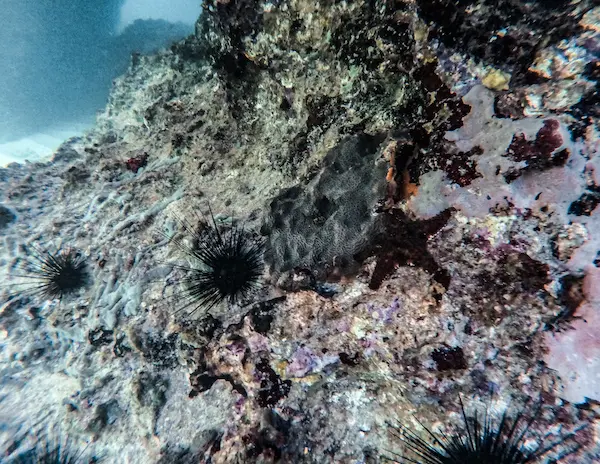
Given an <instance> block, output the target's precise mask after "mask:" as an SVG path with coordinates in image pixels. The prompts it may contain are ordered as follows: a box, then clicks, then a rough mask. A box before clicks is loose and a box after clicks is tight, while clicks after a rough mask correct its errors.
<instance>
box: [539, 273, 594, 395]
mask: <svg viewBox="0 0 600 464" xmlns="http://www.w3.org/2000/svg"><path fill="white" fill-rule="evenodd" d="M583 292H584V296H585V300H584V301H583V303H582V304H581V305H580V306H579V307H578V308H577V311H576V312H575V316H576V319H575V320H573V321H572V322H571V323H570V329H568V330H564V331H562V332H559V333H554V334H552V333H547V334H546V344H547V346H548V349H549V352H548V354H547V355H546V357H545V361H546V363H547V364H548V366H549V367H550V368H551V369H554V370H556V371H557V372H558V375H559V376H560V377H561V379H562V381H563V383H564V385H565V388H564V391H563V392H561V394H560V396H561V397H563V398H564V399H566V400H568V401H570V402H573V403H582V402H584V401H585V399H586V398H592V399H597V398H600V269H597V268H595V267H593V266H589V267H588V268H586V275H585V278H584V281H583Z"/></svg>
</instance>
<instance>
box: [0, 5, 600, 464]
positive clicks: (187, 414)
mask: <svg viewBox="0 0 600 464" xmlns="http://www.w3.org/2000/svg"><path fill="white" fill-rule="evenodd" d="M599 78H600V8H599V7H597V6H595V5H594V2H593V1H591V0H581V1H573V2H571V3H568V4H565V3H563V2H556V1H542V0H539V1H536V0H529V1H525V0H519V1H516V2H515V1H512V0H502V1H491V0H467V1H461V2H453V1H449V0H356V1H352V2H345V1H334V0H316V1H315V0H311V1H308V0H272V1H270V2H257V1H253V0H228V1H224V0H222V1H220V0H205V2H204V8H203V13H202V15H201V16H200V18H199V19H198V21H197V24H196V32H195V34H194V35H193V36H191V37H189V38H187V39H186V40H184V41H181V42H178V43H176V44H174V45H173V46H172V47H171V48H170V49H169V50H165V51H163V52H161V53H159V54H154V55H149V56H144V55H134V56H133V57H132V60H131V65H130V67H129V70H128V72H127V73H126V74H125V75H123V76H122V77H120V78H119V79H117V80H116V81H115V84H114V87H113V90H112V92H111V95H110V98H109V102H108V104H107V106H106V109H105V111H104V112H103V113H102V114H100V115H99V116H98V120H97V124H96V126H95V128H94V129H93V130H92V131H91V132H90V133H88V134H87V135H86V136H84V137H81V138H77V139H72V140H70V141H68V142H66V143H65V144H64V145H63V146H62V147H61V148H60V149H59V150H58V151H57V153H56V154H55V155H54V158H53V160H52V161H51V162H48V163H36V164H26V165H16V164H15V165H10V166H8V167H7V168H5V169H0V234H1V236H0V238H1V240H2V241H1V242H0V243H1V244H2V246H1V247H0V272H1V273H2V279H3V282H6V285H5V286H3V287H1V288H0V297H1V300H0V301H1V306H0V327H1V330H0V343H1V345H0V346H1V347H2V349H1V351H0V366H1V375H2V377H1V379H2V380H1V383H0V400H1V401H0V417H1V418H2V419H1V421H2V427H1V428H0V439H1V440H0V441H1V442H3V443H5V446H4V448H3V449H5V450H7V453H8V454H11V453H12V454H16V453H17V452H18V451H19V450H22V449H25V448H27V446H31V443H32V441H35V433H34V431H36V430H40V428H44V427H47V426H49V425H52V426H53V427H59V428H60V430H61V431H62V433H64V434H68V436H69V437H70V441H71V444H72V445H73V446H75V445H77V446H79V445H81V448H82V449H84V448H85V456H87V455H89V456H90V459H91V456H92V455H96V456H101V457H103V458H104V459H105V460H106V461H108V462H114V463H126V462H128V463H154V462H156V463H188V462H189V463H192V462H205V463H246V462H247V463H277V462H281V463H288V462H299V463H300V462H306V463H329V462H331V463H334V462H335V463H379V462H384V461H385V459H386V456H387V457H388V458H389V457H390V455H392V454H393V453H400V454H401V453H402V449H403V444H402V441H401V440H400V441H399V440H398V439H397V437H395V436H394V434H393V433H390V425H393V424H403V425H404V426H409V425H410V426H412V425H415V424H416V423H417V422H416V419H415V418H418V421H419V422H421V423H422V424H423V425H425V426H427V427H429V428H432V429H436V430H438V429H439V430H442V431H443V430H447V429H446V428H447V427H449V426H451V425H452V424H453V423H456V422H457V417H458V416H457V414H460V411H461V403H460V398H462V399H463V401H464V402H465V404H466V405H467V407H471V406H477V405H480V404H482V403H486V402H487V401H488V398H490V396H492V395H494V398H495V400H494V404H495V407H497V408H498V409H499V410H502V408H503V407H511V406H512V405H519V404H527V403H528V402H530V401H537V402H541V403H542V404H543V405H544V407H543V409H542V412H541V414H540V415H539V416H538V417H537V419H536V420H535V422H533V423H532V425H531V432H532V433H533V434H534V436H536V437H538V438H539V437H542V436H545V437H546V438H548V437H550V440H552V439H554V440H557V439H560V438H561V437H565V436H568V440H566V441H565V443H564V444H561V446H559V447H557V448H556V449H553V450H552V451H551V452H550V453H548V455H547V456H544V459H546V461H543V462H557V461H556V460H553V459H558V458H559V457H560V458H561V459H560V461H558V462H561V463H583V462H596V461H597V460H598V459H600V448H599V446H598V442H599V440H598V434H599V433H600V404H599V403H598V401H600V387H599V385H600V382H599V378H600V362H599V361H598V359H600V335H599V334H600V317H599V316H598V314H599V311H600V293H599V290H598V289H599V288H600V269H599V267H600V235H599V232H598V231H600V212H599V211H598V208H597V206H598V204H599V203H600V177H599V176H600V174H599V173H600V153H599V150H600V143H599V142H598V140H599V138H598V131H599V130H600V113H598V101H599V100H598V98H599V97H598V95H599V93H598V92H599V87H598V86H599V85H600V84H599V82H600V81H599ZM209 208H210V210H209ZM212 213H214V225H215V227H221V226H223V227H227V225H230V224H232V223H234V224H235V223H243V228H244V230H245V231H247V233H248V234H250V235H249V236H251V238H252V240H257V241H262V243H264V246H265V254H264V262H265V272H264V275H263V276H262V277H261V279H260V282H259V285H257V286H256V288H253V290H252V291H251V292H250V294H248V295H245V297H244V298H243V299H242V300H240V301H237V302H235V303H228V302H227V300H224V301H223V302H222V304H220V305H217V306H214V307H212V308H211V309H210V310H206V311H204V310H199V311H194V312H193V314H192V313H190V312H189V311H185V310H183V311H182V310H181V309H182V307H184V306H185V305H186V298H190V296H189V293H184V294H183V295H182V292H181V290H180V287H181V282H182V279H183V278H184V276H183V275H184V274H185V269H186V267H185V266H183V265H180V264H177V263H181V262H182V260H183V261H185V259H186V257H185V256H182V254H181V249H180V248H178V247H174V246H173V243H172V242H173V237H175V236H180V235H186V234H185V232H186V231H188V232H189V231H190V230H191V229H193V228H194V227H195V225H196V222H197V219H198V218H202V217H205V218H208V217H211V214H212ZM236 221H238V222H236ZM185 224H188V225H189V227H182V225H185ZM189 238H190V237H187V239H189ZM192 238H193V237H192ZM196 239H201V235H200V234H198V235H197V236H196ZM181 240H186V238H185V237H184V238H182V239H181ZM192 246H193V245H192ZM32 247H35V249H36V250H41V251H43V250H58V249H64V248H66V247H69V248H73V249H77V250H80V251H81V253H82V254H83V256H85V258H86V263H87V264H86V265H87V274H88V278H87V279H86V281H85V284H83V285H82V286H81V288H78V289H77V290H76V291H74V292H72V293H70V294H69V295H65V296H64V297H62V298H60V299H59V300H58V299H55V300H48V299H47V298H43V297H42V295H40V294H39V293H36V292H31V291H29V292H28V291H25V290H24V291H21V290H20V289H21V288H23V287H22V285H23V281H22V279H21V278H20V274H19V272H18V269H19V263H20V262H22V261H23V260H24V259H26V257H27V256H28V255H29V254H31V249H32ZM25 288H26V287H25ZM182 300H183V301H182ZM22 430H30V431H32V432H31V433H29V434H26V435H27V438H22V433H19V431H22ZM16 436H19V437H21V439H19V440H16V439H15V437H16ZM563 445H564V446H563ZM565 449H570V450H573V451H574V452H565ZM395 456H398V454H396V455H395ZM396 459H397V460H398V462H402V461H401V460H400V459H401V458H398V457H397V458H396Z"/></svg>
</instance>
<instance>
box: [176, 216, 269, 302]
mask: <svg viewBox="0 0 600 464" xmlns="http://www.w3.org/2000/svg"><path fill="white" fill-rule="evenodd" d="M180 223H181V224H182V225H183V227H184V229H185V231H186V232H187V233H188V234H190V235H191V236H192V239H193V245H192V246H189V245H187V244H186V243H184V242H183V241H182V240H179V239H178V240H174V243H175V245H176V246H177V247H178V248H179V249H180V250H181V251H182V252H183V253H184V254H185V256H186V257H187V259H188V262H189V265H187V266H174V267H175V268H178V269H180V270H182V271H184V272H185V273H186V276H185V277H183V278H182V279H181V283H182V284H183V286H184V291H183V292H182V293H183V296H184V297H185V299H186V300H187V301H186V303H185V304H184V305H183V306H182V307H180V308H179V309H178V311H182V310H184V309H187V308H189V307H193V309H192V311H191V313H194V312H195V311H197V310H198V309H200V308H205V309H207V310H208V309H210V308H212V307H213V306H215V305H217V304H218V303H220V302H222V301H227V302H228V303H229V304H234V303H236V302H238V301H239V300H241V299H242V298H244V297H245V296H246V295H247V293H248V292H249V291H250V290H251V289H252V288H253V287H255V286H256V285H257V284H258V282H259V279H260V277H261V275H262V273H263V269H264V263H263V251H264V241H263V240H261V239H259V238H257V237H254V236H253V235H252V234H250V233H249V232H247V231H246V230H245V229H244V227H243V226H240V225H235V224H233V225H231V226H230V227H223V228H220V227H219V226H218V225H217V223H216V220H215V217H214V215H213V214H212V211H211V212H210V222H209V221H202V223H201V226H202V228H201V230H200V231H199V232H198V231H196V230H195V229H194V227H193V226H191V225H190V224H189V223H188V222H187V221H180Z"/></svg>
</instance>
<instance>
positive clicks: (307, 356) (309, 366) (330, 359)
mask: <svg viewBox="0 0 600 464" xmlns="http://www.w3.org/2000/svg"><path fill="white" fill-rule="evenodd" d="M338 361H339V357H338V356H323V358H319V357H318V356H317V355H316V354H315V353H314V352H313V351H312V350H311V349H310V348H308V347H305V346H300V347H298V349H297V350H296V351H295V352H294V354H293V355H292V358H291V361H290V363H289V364H288V366H287V369H286V374H287V375H288V377H296V378H300V377H305V376H306V375H308V374H310V373H312V372H316V371H319V370H321V369H322V368H323V367H325V366H327V365H329V364H333V363H336V362H338Z"/></svg>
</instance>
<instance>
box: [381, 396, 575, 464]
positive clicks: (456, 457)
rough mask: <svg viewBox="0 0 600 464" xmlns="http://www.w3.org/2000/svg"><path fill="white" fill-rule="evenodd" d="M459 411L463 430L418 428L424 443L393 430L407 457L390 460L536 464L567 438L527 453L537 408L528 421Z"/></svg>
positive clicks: (410, 433) (409, 433)
mask: <svg viewBox="0 0 600 464" xmlns="http://www.w3.org/2000/svg"><path fill="white" fill-rule="evenodd" d="M460 407H461V412H462V418H463V422H464V424H463V427H462V429H455V430H454V431H453V432H452V433H450V434H448V435H446V434H443V433H437V434H436V433H433V432H432V431H431V430H430V429H428V428H427V427H425V426H424V425H423V424H421V426H422V427H423V429H424V430H425V431H426V432H427V434H428V435H429V439H424V438H421V437H420V436H419V435H417V434H416V433H415V432H413V431H411V430H409V429H407V428H406V427H404V426H398V427H394V435H395V436H396V437H397V438H399V439H400V440H401V441H403V442H404V444H405V445H406V448H407V449H408V454H409V456H410V457H406V456H398V457H394V458H393V459H391V460H392V461H396V462H400V463H415V464H529V463H534V462H538V460H539V459H540V458H541V457H542V456H544V455H545V454H547V453H548V452H550V451H551V450H553V449H555V448H556V447H557V446H558V445H560V444H562V443H564V441H565V440H566V439H567V438H569V437H570V436H566V437H563V438H560V439H558V440H557V441H554V442H551V443H543V441H537V446H535V447H534V448H533V449H530V448H529V447H526V446H525V441H526V440H528V438H530V437H531V435H530V433H529V432H530V427H531V425H532V424H533V422H534V421H535V420H536V419H537V418H538V417H539V412H540V408H538V409H537V410H536V411H535V412H534V413H533V415H531V416H530V418H529V419H526V417H525V414H524V411H521V412H519V414H517V415H516V417H515V418H513V419H511V418H509V417H508V415H507V412H506V411H505V412H504V413H503V414H502V416H501V418H500V419H499V420H498V421H494V420H493V419H492V418H491V417H490V415H489V412H488V409H487V408H486V409H485V412H484V414H483V418H481V417H480V416H479V415H478V414H477V413H475V415H473V416H467V414H466V412H465V408H464V406H463V403H462V401H461V402H460ZM573 452H575V449H571V450H565V451H563V452H562V454H561V457H564V456H567V455H568V454H571V453H573Z"/></svg>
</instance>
